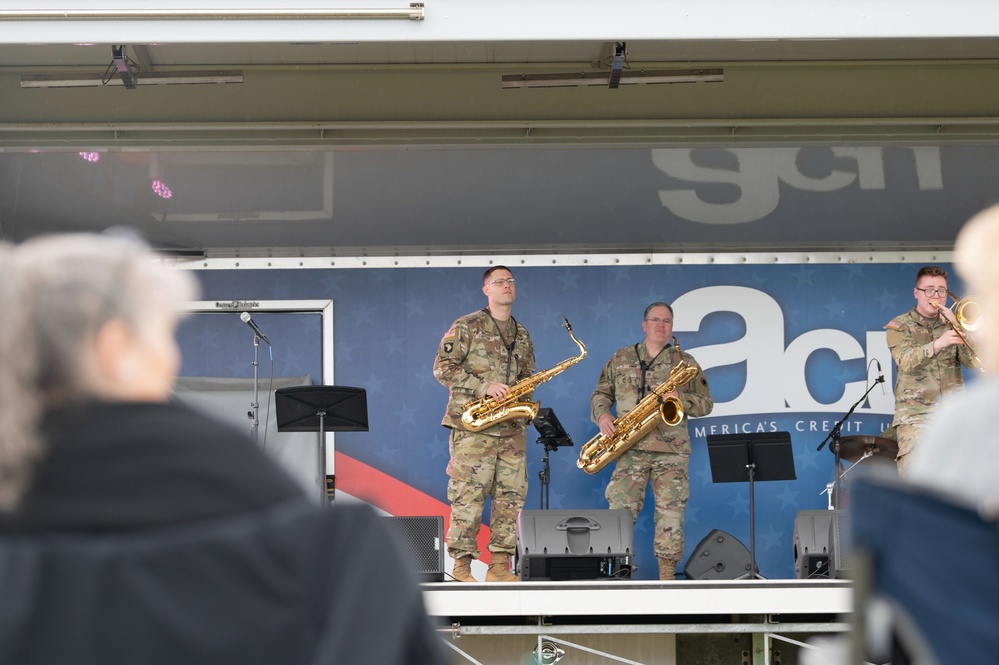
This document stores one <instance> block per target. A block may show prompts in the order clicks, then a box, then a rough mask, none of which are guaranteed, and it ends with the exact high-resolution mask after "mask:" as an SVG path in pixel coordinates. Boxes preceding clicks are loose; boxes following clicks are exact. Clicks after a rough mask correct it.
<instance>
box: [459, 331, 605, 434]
mask: <svg viewBox="0 0 999 665" xmlns="http://www.w3.org/2000/svg"><path fill="white" fill-rule="evenodd" d="M562 320H563V321H564V322H565V323H563V324H562V327H563V328H565V329H566V331H567V332H568V333H569V337H571V338H572V341H573V342H575V343H576V346H578V347H579V355H578V356H574V357H572V358H567V359H565V360H563V361H562V362H560V363H559V364H557V365H555V366H554V367H552V368H551V369H547V370H545V371H543V372H538V373H537V374H532V375H531V376H529V377H527V378H525V379H522V380H520V381H518V382H517V383H515V384H513V385H512V386H510V389H509V390H508V391H507V393H506V395H505V396H504V397H503V398H502V399H496V398H495V397H492V396H489V395H487V396H485V397H482V398H479V399H475V400H472V401H470V402H466V403H465V410H464V411H463V412H462V414H461V422H462V424H463V425H464V426H465V429H467V430H468V431H470V432H481V431H482V430H484V429H486V428H487V427H492V426H493V425H496V424H498V423H502V422H506V421H507V420H513V419H514V418H526V419H527V420H534V419H535V418H536V417H537V415H538V408H539V407H540V406H541V402H530V401H527V400H525V399H524V397H526V396H527V395H530V394H531V393H532V392H533V391H534V389H535V388H537V387H538V386H540V385H541V384H542V383H545V382H546V381H550V380H551V379H552V378H553V377H555V376H556V375H557V374H561V373H562V372H564V371H565V370H567V369H569V368H570V367H572V366H573V365H575V364H576V363H578V362H579V361H580V360H582V359H583V358H585V357H586V346H584V345H583V343H582V342H580V341H579V340H578V339H576V336H575V335H573V334H572V324H570V323H569V319H567V318H565V317H564V316H563V317H562Z"/></svg>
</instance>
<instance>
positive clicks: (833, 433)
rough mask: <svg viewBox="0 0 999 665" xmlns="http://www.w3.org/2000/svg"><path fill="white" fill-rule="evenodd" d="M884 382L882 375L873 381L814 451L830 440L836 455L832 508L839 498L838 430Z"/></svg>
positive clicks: (836, 506) (835, 506)
mask: <svg viewBox="0 0 999 665" xmlns="http://www.w3.org/2000/svg"><path fill="white" fill-rule="evenodd" d="M884 382H885V377H884V375H883V374H882V375H881V376H879V377H878V378H876V379H875V380H874V383H872V384H871V387H870V388H868V389H867V392H865V393H864V394H863V396H861V398H860V399H858V400H857V401H856V402H854V404H853V406H851V407H850V410H849V411H847V412H846V415H845V416H843V418H842V419H840V421H839V422H838V423H836V424H835V425H834V426H833V428H832V429H831V430H829V434H827V435H826V438H825V439H823V440H822V443H820V444H819V447H818V448H816V449H815V450H822V448H823V447H824V446H825V445H826V443H827V442H828V441H829V440H830V439H831V440H832V444H830V445H831V448H832V451H833V454H834V455H836V467H835V469H834V471H833V473H835V474H836V481H835V483H834V487H833V492H834V493H835V494H834V495H833V507H834V508H838V507H839V505H838V504H839V497H840V489H839V479H840V477H841V476H840V473H839V432H840V429H841V428H842V427H843V423H845V422H846V421H847V420H849V418H850V416H852V415H853V412H854V411H855V410H856V408H857V407H858V406H860V405H861V404H863V403H864V401H866V400H867V396H868V395H870V394H871V391H872V390H874V387H875V386H876V385H878V384H879V383H884Z"/></svg>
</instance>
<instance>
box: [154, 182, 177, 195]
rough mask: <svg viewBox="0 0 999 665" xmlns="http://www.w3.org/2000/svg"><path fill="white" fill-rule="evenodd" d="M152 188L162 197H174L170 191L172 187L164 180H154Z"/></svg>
mask: <svg viewBox="0 0 999 665" xmlns="http://www.w3.org/2000/svg"><path fill="white" fill-rule="evenodd" d="M152 188H153V191H154V192H156V195H157V196H159V197H160V198H163V199H169V198H172V197H173V192H172V191H170V188H169V187H167V185H166V183H165V182H163V181H162V180H153V184H152Z"/></svg>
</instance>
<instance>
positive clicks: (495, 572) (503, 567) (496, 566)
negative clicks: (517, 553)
mask: <svg viewBox="0 0 999 665" xmlns="http://www.w3.org/2000/svg"><path fill="white" fill-rule="evenodd" d="M486 581H487V582H519V581H520V578H519V577H517V576H516V575H514V574H513V573H511V572H510V555H509V554H493V562H492V563H491V564H489V570H488V571H487V572H486Z"/></svg>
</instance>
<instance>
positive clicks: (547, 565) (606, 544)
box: [517, 509, 634, 580]
mask: <svg viewBox="0 0 999 665" xmlns="http://www.w3.org/2000/svg"><path fill="white" fill-rule="evenodd" d="M633 541H634V520H633V519H632V517H631V511H630V510H623V509H618V510H522V511H520V515H519V516H518V517H517V573H518V574H519V575H520V579H521V580H588V579H599V578H617V579H624V578H630V577H631V558H632V556H633V552H634V542H633Z"/></svg>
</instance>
